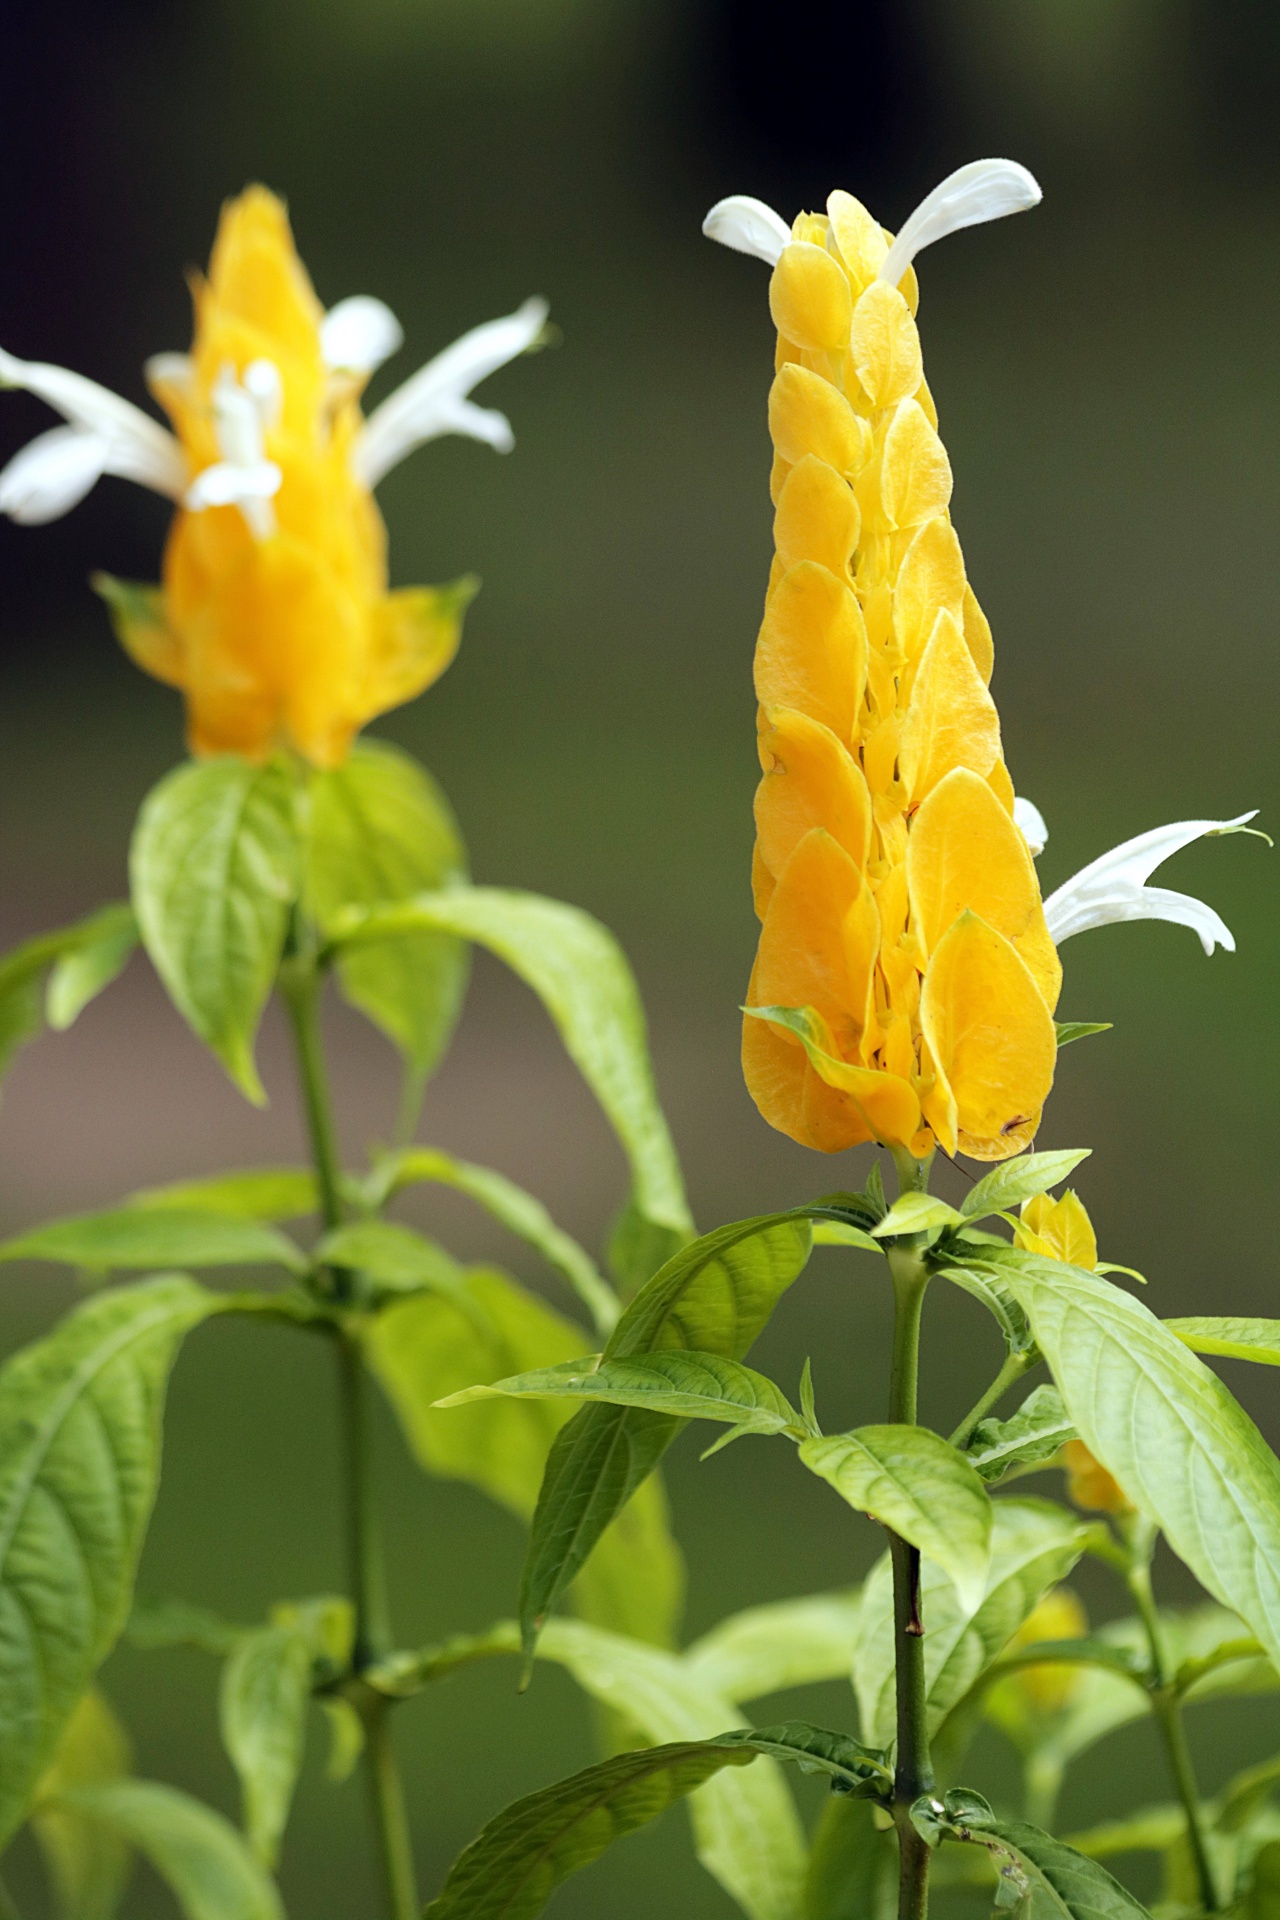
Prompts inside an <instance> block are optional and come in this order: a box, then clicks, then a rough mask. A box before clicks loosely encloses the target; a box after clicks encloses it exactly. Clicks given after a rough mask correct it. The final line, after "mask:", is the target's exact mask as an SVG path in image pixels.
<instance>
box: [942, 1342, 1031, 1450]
mask: <svg viewBox="0 0 1280 1920" xmlns="http://www.w3.org/2000/svg"><path fill="white" fill-rule="evenodd" d="M1030 1365H1031V1358H1030V1356H1029V1355H1028V1354H1025V1353H1010V1354H1006V1355H1005V1359H1004V1365H1003V1366H1002V1367H1001V1369H1000V1371H999V1373H998V1374H997V1375H996V1377H995V1379H994V1380H993V1381H992V1382H991V1385H990V1386H989V1387H988V1388H987V1390H986V1392H985V1393H984V1394H983V1396H982V1398H981V1399H980V1400H979V1401H978V1402H977V1404H976V1405H975V1406H972V1407H970V1409H969V1411H968V1413H966V1415H965V1417H964V1419H963V1420H962V1421H961V1422H960V1425H959V1426H958V1427H957V1428H956V1430H955V1432H954V1433H953V1434H952V1436H951V1444H952V1446H953V1447H966V1446H968V1444H969V1441H970V1440H971V1439H972V1437H973V1430H974V1428H975V1427H976V1426H977V1425H978V1422H979V1421H980V1420H985V1419H986V1417H987V1415H988V1414H989V1413H990V1411H991V1409H992V1407H994V1406H995V1405H996V1404H997V1403H998V1402H999V1401H1000V1400H1002V1399H1003V1398H1004V1396H1005V1394H1006V1393H1007V1392H1008V1391H1009V1388H1010V1387H1011V1386H1012V1385H1013V1383H1014V1381H1015V1380H1021V1378H1022V1376H1023V1374H1024V1373H1025V1372H1026V1371H1027V1368H1028V1367H1029V1366H1030Z"/></svg>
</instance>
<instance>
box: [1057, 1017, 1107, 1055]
mask: <svg viewBox="0 0 1280 1920" xmlns="http://www.w3.org/2000/svg"><path fill="white" fill-rule="evenodd" d="M1054 1025H1055V1026H1056V1028H1057V1029H1058V1051H1059V1052H1061V1051H1062V1049H1063V1047H1069V1046H1070V1045H1071V1042H1072V1041H1073V1040H1087V1039H1088V1038H1089V1035H1090V1034H1091V1033H1110V1032H1111V1029H1112V1028H1113V1026H1114V1025H1115V1022H1114V1020H1055V1021H1054Z"/></svg>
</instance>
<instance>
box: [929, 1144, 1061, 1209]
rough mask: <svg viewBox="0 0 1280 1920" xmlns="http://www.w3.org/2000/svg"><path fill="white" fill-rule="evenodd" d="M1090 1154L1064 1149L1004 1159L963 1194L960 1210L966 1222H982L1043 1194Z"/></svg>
mask: <svg viewBox="0 0 1280 1920" xmlns="http://www.w3.org/2000/svg"><path fill="white" fill-rule="evenodd" d="M1092 1152H1093V1148H1092V1147H1066V1148H1063V1149H1062V1150H1061V1151H1058V1152H1055V1153H1023V1154H1020V1155H1019V1156H1018V1158H1017V1159H1016V1160H1006V1161H1005V1162H1004V1163H1003V1165H1001V1166H998V1167H996V1168H994V1169H993V1170H992V1172H990V1173H988V1174H986V1175H985V1176H984V1177H983V1178H982V1179H981V1180H979V1182H978V1184H977V1186H976V1187H974V1188H972V1189H971V1190H970V1192H969V1193H968V1194H966V1196H965V1198H964V1200H963V1202H962V1203H961V1207H960V1211H961V1213H962V1214H963V1215H964V1217H965V1219H966V1220H984V1219H985V1218H986V1217H987V1215H988V1214H991V1213H1004V1212H1006V1211H1008V1210H1009V1209H1010V1208H1012V1207H1019V1206H1021V1205H1022V1202H1023V1201H1024V1200H1032V1199H1034V1198H1035V1196H1036V1194H1038V1193H1047V1192H1048V1191H1049V1188H1050V1187H1056V1186H1057V1185H1058V1183H1059V1181H1062V1180H1065V1179H1066V1177H1067V1175H1068V1174H1069V1173H1072V1172H1073V1171H1074V1170H1075V1168H1076V1167H1078V1166H1079V1165H1080V1162H1081V1161H1082V1160H1087V1159H1088V1158H1089V1155H1090V1154H1091V1153H1092Z"/></svg>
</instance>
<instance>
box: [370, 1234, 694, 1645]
mask: <svg viewBox="0 0 1280 1920" xmlns="http://www.w3.org/2000/svg"><path fill="white" fill-rule="evenodd" d="M465 1286H466V1295H467V1309H466V1310H464V1309H463V1307H462V1306H460V1305H458V1304H455V1303H453V1302H451V1301H449V1300H446V1299H443V1298H440V1297H433V1296H431V1295H428V1294H422V1295H418V1296H417V1297H415V1298H413V1299H408V1300H405V1301H403V1302H398V1303H395V1304H393V1305H391V1306H390V1307H388V1308H386V1309H385V1310H384V1311H383V1312H382V1313H380V1314H378V1315H377V1316H376V1317H375V1318H373V1319H372V1320H370V1321H368V1322H367V1323H366V1324H365V1326H364V1328H363V1338H364V1342H365V1352H366V1355H367V1357H368V1361H369V1365H370V1367H371V1368H372V1370H373V1372H374V1373H375V1374H376V1375H377V1377H378V1379H379V1380H380V1381H381V1383H382V1386H383V1388H384V1389H385V1391H386V1393H387V1396H388V1398H389V1399H390V1401H391V1403H392V1405H393V1407H394V1408H395V1410H396V1413H397V1414H398V1416H399V1418H400V1423H401V1426H402V1427H403V1429H404V1432H405V1437H406V1439H407V1440H408V1442H409V1445H410V1448H411V1449H412V1451H413V1453H414V1454H415V1456H416V1458H417V1459H418V1461H419V1463H420V1464H421V1465H422V1466H423V1467H425V1468H426V1470H427V1471H428V1472H429V1473H434V1474H438V1475H440V1476H441V1477H443V1478H445V1479H461V1480H466V1481H468V1482H469V1483H470V1484H471V1485H472V1486H475V1487H478V1488H479V1489H480V1490H481V1492H483V1493H486V1494H487V1495H488V1496H489V1498H490V1499H493V1500H496V1501H497V1502H498V1503H499V1504H500V1505H501V1506H504V1507H506V1508H507V1509H508V1510H509V1511H510V1512H512V1513H514V1514H516V1515H517V1516H518V1517H519V1518H520V1519H522V1520H528V1519H529V1518H530V1517H531V1515H532V1513H533V1510H534V1505H535V1502H536V1500H537V1497H538V1486H539V1483H540V1481H541V1479H542V1472H543V1467H544V1465H545V1462H546V1459H547V1453H548V1449H549V1448H550V1446H551V1444H552V1442H553V1441H554V1439H555V1437H556V1435H557V1433H558V1432H559V1431H560V1429H561V1428H562V1426H563V1425H564V1423H565V1421H566V1419H567V1417H568V1415H569V1408H568V1407H567V1406H561V1405H559V1404H558V1403H556V1402H554V1401H546V1400H510V1399H505V1398H504V1399H498V1400H489V1401H486V1402H484V1403H482V1404H479V1405H471V1406H468V1407H465V1408H461V1409H459V1410H457V1411H447V1412H440V1411H439V1410H438V1409H437V1408H436V1407H435V1404H434V1403H435V1402H436V1401H437V1400H440V1399H442V1398H444V1397H445V1395H447V1394H449V1393H454V1392H458V1391H459V1390H461V1389H463V1388H465V1387H470V1386H473V1385H475V1384H476V1383H477V1382H482V1381H493V1380H499V1379H502V1378H503V1377H504V1376H505V1375H507V1374H511V1373H515V1372H523V1371H527V1370H529V1369H530V1368H533V1367H545V1366H555V1365H558V1364H559V1363H560V1362H562V1361H565V1360H572V1359H576V1358H578V1357H579V1356H581V1355H582V1353H583V1351H584V1349H585V1348H586V1346H587V1345H588V1336H587V1335H586V1334H585V1333H584V1332H583V1331H582V1329H581V1328H580V1327H578V1326H577V1325H576V1324H575V1323H574V1322H573V1321H571V1320H566V1319H564V1318H563V1317H562V1316H561V1315H560V1314H558V1313H555V1312H553V1311H552V1309H551V1308H550V1307H548V1306H546V1305H545V1304H544V1303H543V1302H542V1301H541V1300H539V1299H538V1298H537V1297H536V1295H534V1294H531V1293H528V1292H526V1291H525V1289H524V1288H522V1287H518V1286H517V1285H516V1284H515V1283H514V1282H513V1281H511V1280H508V1279H507V1278H506V1277H505V1276H504V1275H502V1274H500V1273H497V1272H494V1271H493V1270H492V1269H489V1268H483V1267H476V1268H471V1269H469V1270H468V1271H467V1274H466V1276H465ZM682 1597H683V1570H682V1565H681V1561H680V1556H679V1550H678V1549H677V1547H676V1545H675V1543H674V1541H673V1540H672V1538H671V1535H670V1533H669V1531H668V1528H667V1523H666V1503H665V1500H664V1497H663V1494H662V1489H661V1486H660V1484H659V1483H658V1482H657V1481H656V1480H655V1481H653V1482H651V1483H650V1485H649V1487H648V1488H646V1489H643V1490H642V1492H641V1495H640V1497H639V1498H638V1499H637V1501H636V1502H634V1503H633V1505H632V1507H631V1508H629V1509H628V1510H627V1512H626V1513H622V1514H619V1515H618V1517H617V1519H616V1520H615V1521H614V1523H613V1525H612V1526H611V1527H610V1528H609V1529H608V1531H607V1532H606V1533H605V1534H604V1536H603V1538H602V1539H601V1540H600V1542H599V1545H598V1546H597V1548H596V1550H595V1552H594V1553H593V1554H592V1556H591V1558H590V1559H589V1560H588V1561H587V1563H586V1565H585V1567H583V1568H582V1569H581V1572H580V1575H579V1579H578V1583H577V1586H576V1588H575V1593H574V1599H575V1603H576V1605H577V1606H578V1607H579V1608H580V1610H581V1611H583V1612H584V1613H586V1614H587V1615H588V1617H589V1618H591V1619H595V1620H599V1621H601V1622H602V1624H604V1625H607V1626H616V1627H618V1628H620V1629H621V1630H624V1631H626V1632H630V1633H632V1634H634V1635H636V1637H637V1638H643V1639H646V1640H647V1639H653V1640H657V1641H659V1642H665V1641H667V1640H669V1639H670V1637H671V1635H672V1633H673V1632H674V1627H675V1621H676V1618H677V1616H678V1614H679V1610H680V1603H681V1599H682Z"/></svg>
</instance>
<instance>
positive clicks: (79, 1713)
mask: <svg viewBox="0 0 1280 1920" xmlns="http://www.w3.org/2000/svg"><path fill="white" fill-rule="evenodd" d="M129 1764H130V1755H129V1740H128V1736H127V1734H126V1733H125V1731H124V1728H123V1727H122V1726H121V1725H120V1722H119V1721H118V1720H117V1719H116V1717H115V1715H114V1713H112V1711H111V1708H110V1707H109V1706H108V1705H107V1702H106V1701H105V1700H104V1699H103V1697H102V1695H101V1694H100V1693H97V1692H92V1691H91V1692H89V1693H86V1694H85V1695H84V1696H83V1697H82V1698H81V1700H80V1703H79V1705H78V1706H77V1707H76V1710H75V1712H74V1713H73V1714H72V1716H71V1718H70V1719H69V1720H68V1722H67V1724H66V1726H65V1728H64V1729H63V1733H62V1738H61V1740H60V1741H59V1742H58V1748H57V1751H56V1753H55V1754H54V1756H53V1763H52V1765H51V1766H50V1767H49V1769H48V1771H47V1772H46V1773H45V1775H44V1778H43V1779H42V1780H41V1781H40V1783H39V1785H38V1786H37V1788H36V1793H35V1801H34V1804H33V1806H32V1810H31V1828H32V1831H33V1833H34V1834H35V1836H36V1839H37V1841H38V1842H39V1845H40V1851H41V1853H42V1854H43V1855H44V1862H45V1866H46V1868H47V1870H48V1874H49V1878H50V1880H51V1882H52V1883H53V1890H54V1894H55V1896H56V1899H57V1903H58V1912H59V1914H60V1915H61V1916H62V1920H115V1915H116V1913H117V1911H118V1910H119V1906H120V1902H121V1899H122V1898H123V1897H124V1890H125V1887H126V1885H127V1883H128V1879H129V1871H130V1868H131V1866H132V1858H131V1853H130V1849H129V1846H128V1844H127V1843H126V1842H125V1841H124V1840H122V1839H121V1837H120V1835H119V1834H117V1833H112V1832H111V1831H110V1829H109V1828H106V1827H102V1826H100V1825H99V1824H98V1823H97V1822H96V1821H94V1820H86V1819H85V1817H84V1815H83V1814H82V1813H80V1812H78V1811H76V1810H75V1809H74V1808H71V1807H67V1806H62V1805H59V1804H58V1802H59V1796H60V1795H61V1794H63V1793H64V1792H65V1791H66V1790H67V1788H69V1787H86V1786H97V1785H100V1784H101V1783H102V1782H104V1781H110V1780H122V1779H123V1778H124V1777H125V1775H126V1774H127V1773H128V1771H129Z"/></svg>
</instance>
